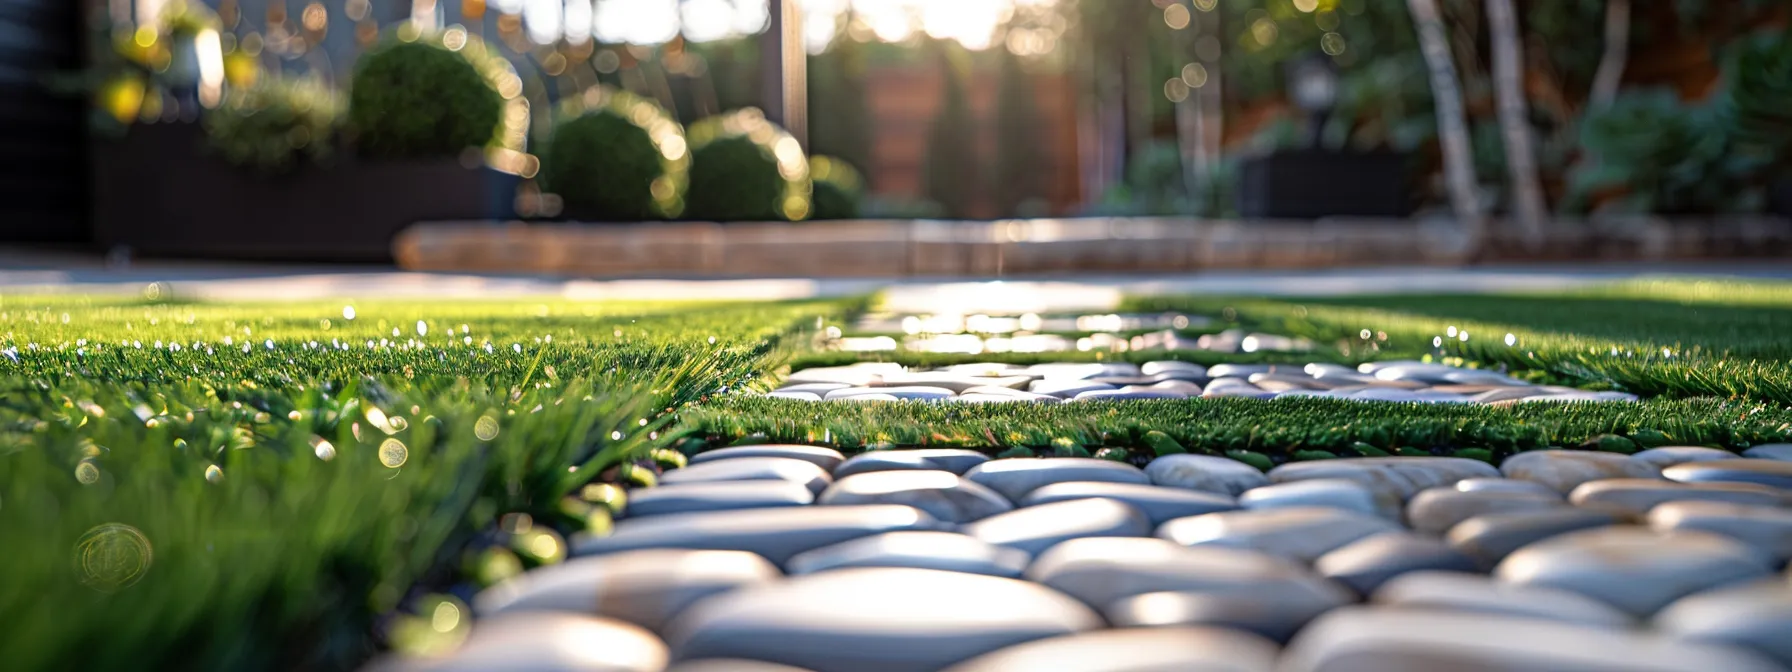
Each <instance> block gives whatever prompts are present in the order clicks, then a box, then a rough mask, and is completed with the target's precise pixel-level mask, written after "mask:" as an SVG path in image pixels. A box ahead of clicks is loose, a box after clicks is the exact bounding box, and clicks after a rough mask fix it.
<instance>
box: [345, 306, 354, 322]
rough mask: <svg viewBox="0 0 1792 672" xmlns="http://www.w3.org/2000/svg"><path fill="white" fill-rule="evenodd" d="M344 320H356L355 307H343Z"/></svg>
mask: <svg viewBox="0 0 1792 672" xmlns="http://www.w3.org/2000/svg"><path fill="white" fill-rule="evenodd" d="M342 319H345V320H352V319H355V307H354V306H343V307H342Z"/></svg>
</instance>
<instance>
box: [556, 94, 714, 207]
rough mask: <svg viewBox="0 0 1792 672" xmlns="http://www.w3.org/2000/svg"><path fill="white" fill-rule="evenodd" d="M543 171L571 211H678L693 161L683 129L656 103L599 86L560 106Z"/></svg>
mask: <svg viewBox="0 0 1792 672" xmlns="http://www.w3.org/2000/svg"><path fill="white" fill-rule="evenodd" d="M561 119H562V120H561V121H560V123H559V124H557V125H556V126H555V127H554V135H553V137H552V138H551V139H550V140H549V141H548V144H547V150H546V153H545V156H544V157H543V159H542V175H543V179H544V180H545V181H546V182H547V186H548V188H549V189H551V190H553V191H554V193H556V194H559V196H560V199H561V201H562V202H563V203H564V204H565V207H566V214H567V215H569V216H571V217H573V218H576V219H585V220H596V221H619V220H642V219H655V218H660V217H667V216H674V215H677V214H678V212H679V210H680V208H681V207H682V205H683V203H682V197H683V195H684V185H685V177H686V169H687V165H688V163H689V161H688V157H687V152H686V149H685V139H684V132H683V130H682V129H680V128H679V126H678V123H677V122H674V121H672V119H671V117H669V116H667V115H666V113H665V111H664V110H661V109H660V107H659V106H658V105H655V104H653V103H652V102H650V101H648V100H646V99H644V98H641V97H639V96H635V95H632V94H630V93H628V92H625V91H615V90H612V89H608V88H594V89H592V90H591V91H588V92H587V93H586V95H585V96H584V97H583V98H582V99H580V100H574V101H570V102H569V103H568V104H566V106H565V108H564V109H563V110H562V117H561Z"/></svg>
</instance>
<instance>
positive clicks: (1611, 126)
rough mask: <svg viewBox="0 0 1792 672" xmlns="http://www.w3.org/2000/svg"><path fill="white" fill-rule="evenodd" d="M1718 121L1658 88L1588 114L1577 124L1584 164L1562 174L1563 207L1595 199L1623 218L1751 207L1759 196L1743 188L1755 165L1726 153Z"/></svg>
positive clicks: (1722, 126) (1739, 155) (1756, 162)
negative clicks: (1565, 191) (1624, 215)
mask: <svg viewBox="0 0 1792 672" xmlns="http://www.w3.org/2000/svg"><path fill="white" fill-rule="evenodd" d="M1720 118H1721V115H1718V114H1714V112H1713V110H1711V109H1710V108H1708V107H1695V106H1688V105H1686V104H1685V103H1682V102H1681V101H1680V98H1679V96H1678V95H1677V94H1675V93H1674V92H1673V91H1670V90H1666V89H1644V90H1637V91H1628V92H1625V93H1624V94H1623V95H1621V96H1619V97H1618V98H1617V100H1615V101H1613V102H1612V105H1611V106H1610V107H1607V108H1605V109H1602V110H1597V111H1593V112H1589V113H1588V114H1587V117H1586V118H1585V119H1583V120H1582V121H1581V125H1580V144H1581V148H1582V149H1583V150H1584V151H1585V159H1584V160H1583V162H1582V163H1581V164H1579V165H1577V166H1575V167H1574V169H1573V170H1572V171H1571V172H1570V174H1569V194H1568V199H1567V200H1568V202H1567V204H1566V207H1567V208H1569V209H1570V210H1578V209H1581V208H1584V207H1586V206H1588V205H1591V204H1593V202H1595V201H1600V200H1603V201H1604V202H1603V204H1602V205H1601V206H1600V208H1599V209H1601V210H1607V211H1617V212H1630V213H1643V212H1658V213H1687V212H1734V211H1747V210H1752V209H1756V208H1758V207H1759V205H1760V203H1759V202H1760V199H1761V192H1760V190H1759V189H1754V188H1751V187H1750V186H1749V184H1748V182H1749V181H1750V179H1751V176H1752V175H1754V174H1755V173H1756V172H1757V171H1758V170H1759V167H1760V160H1759V159H1758V158H1755V157H1751V156H1750V155H1749V154H1748V153H1746V152H1735V151H1732V149H1733V145H1734V143H1733V142H1732V141H1731V140H1730V136H1731V133H1730V132H1729V131H1728V129H1726V128H1725V124H1723V123H1722V122H1721V121H1720ZM1614 194H1615V198H1614V197H1613V195H1614Z"/></svg>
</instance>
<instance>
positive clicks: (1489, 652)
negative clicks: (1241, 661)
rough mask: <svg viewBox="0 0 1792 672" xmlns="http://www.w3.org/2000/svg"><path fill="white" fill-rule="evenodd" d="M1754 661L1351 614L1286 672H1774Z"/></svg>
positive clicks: (1618, 638)
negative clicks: (1441, 671) (1536, 671)
mask: <svg viewBox="0 0 1792 672" xmlns="http://www.w3.org/2000/svg"><path fill="white" fill-rule="evenodd" d="M1776 667H1777V666H1775V665H1773V664H1772V663H1771V662H1769V661H1767V660H1764V659H1762V658H1760V657H1759V656H1756V655H1754V654H1751V653H1748V652H1745V651H1740V650H1736V649H1731V648H1728V647H1716V646H1709V645H1703V644H1694V643H1688V642H1680V641H1674V640H1672V639H1670V638H1668V637H1665V636H1661V635H1654V634H1648V633H1637V632H1630V631H1625V630H1611V629H1601V628H1585V627H1575V626H1572V625H1567V624H1563V623H1554V622H1549V621H1536V620H1527V619H1520V618H1501V617H1498V616H1489V615H1486V614H1474V613H1446V612H1432V611H1413V610H1401V609H1374V608H1364V607H1346V608H1343V609H1337V610H1334V611H1332V612H1330V613H1327V614H1325V615H1323V616H1320V617H1319V618H1318V619H1317V620H1315V621H1314V622H1313V623H1312V624H1311V625H1308V626H1307V627H1306V628H1305V629H1303V630H1302V631H1301V633H1300V634H1299V635H1297V636H1296V637H1295V638H1294V642H1293V643H1291V644H1290V645H1289V647H1288V649H1287V650H1286V651H1285V652H1284V654H1283V656H1282V658H1281V660H1280V663H1279V665H1278V667H1277V668H1276V669H1277V670H1278V671H1279V672H1396V671H1398V672H1419V671H1426V672H1429V671H1431V670H1451V671H1455V672H1520V671H1529V670H1549V671H1550V672H1619V671H1623V672H1691V671H1694V670H1696V671H1699V672H1704V671H1706V670H1724V671H1725V672H1767V671H1768V670H1773V669H1775V668H1776Z"/></svg>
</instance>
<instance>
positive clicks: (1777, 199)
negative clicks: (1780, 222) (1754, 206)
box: [1767, 177, 1792, 219]
mask: <svg viewBox="0 0 1792 672" xmlns="http://www.w3.org/2000/svg"><path fill="white" fill-rule="evenodd" d="M1767 212H1768V213H1769V214H1771V215H1774V216H1776V217H1779V218H1781V219H1792V177H1782V178H1780V179H1777V180H1774V181H1773V182H1772V183H1770V184H1768V185H1767Z"/></svg>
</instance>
